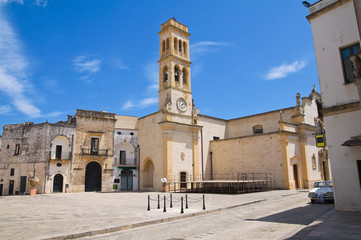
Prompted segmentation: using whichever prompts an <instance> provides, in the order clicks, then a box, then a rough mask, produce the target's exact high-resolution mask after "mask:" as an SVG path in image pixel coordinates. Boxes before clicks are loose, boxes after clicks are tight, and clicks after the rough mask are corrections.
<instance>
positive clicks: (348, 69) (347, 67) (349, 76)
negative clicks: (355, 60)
mask: <svg viewBox="0 0 361 240" xmlns="http://www.w3.org/2000/svg"><path fill="white" fill-rule="evenodd" d="M359 53H360V44H359V43H357V44H355V45H352V46H349V47H346V48H343V49H341V57H342V65H343V71H344V74H345V83H351V82H353V81H354V80H355V79H354V76H353V64H352V62H351V59H350V57H352V56H354V55H356V54H359Z"/></svg>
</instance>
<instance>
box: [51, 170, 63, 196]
mask: <svg viewBox="0 0 361 240" xmlns="http://www.w3.org/2000/svg"><path fill="white" fill-rule="evenodd" d="M53 192H63V175H61V174H56V175H55V176H54V182H53Z"/></svg>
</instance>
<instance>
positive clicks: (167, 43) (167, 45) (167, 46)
mask: <svg viewBox="0 0 361 240" xmlns="http://www.w3.org/2000/svg"><path fill="white" fill-rule="evenodd" d="M166 48H167V50H169V38H167V42H166Z"/></svg>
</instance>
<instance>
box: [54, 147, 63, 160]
mask: <svg viewBox="0 0 361 240" xmlns="http://www.w3.org/2000/svg"><path fill="white" fill-rule="evenodd" d="M62 148H63V146H61V145H56V152H55V158H56V159H61V152H62Z"/></svg>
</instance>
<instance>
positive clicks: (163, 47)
mask: <svg viewBox="0 0 361 240" xmlns="http://www.w3.org/2000/svg"><path fill="white" fill-rule="evenodd" d="M162 51H163V52H164V51H165V40H163V42H162Z"/></svg>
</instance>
